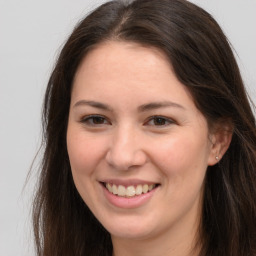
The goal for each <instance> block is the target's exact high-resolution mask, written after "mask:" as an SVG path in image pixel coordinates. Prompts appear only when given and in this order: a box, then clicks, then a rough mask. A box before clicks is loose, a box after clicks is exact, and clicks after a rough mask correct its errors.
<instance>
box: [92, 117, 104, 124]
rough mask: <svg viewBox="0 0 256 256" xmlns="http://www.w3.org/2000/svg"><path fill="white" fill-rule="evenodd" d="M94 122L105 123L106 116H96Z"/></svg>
mask: <svg viewBox="0 0 256 256" xmlns="http://www.w3.org/2000/svg"><path fill="white" fill-rule="evenodd" d="M93 123H94V124H103V123H104V118H103V117H94V118H93Z"/></svg>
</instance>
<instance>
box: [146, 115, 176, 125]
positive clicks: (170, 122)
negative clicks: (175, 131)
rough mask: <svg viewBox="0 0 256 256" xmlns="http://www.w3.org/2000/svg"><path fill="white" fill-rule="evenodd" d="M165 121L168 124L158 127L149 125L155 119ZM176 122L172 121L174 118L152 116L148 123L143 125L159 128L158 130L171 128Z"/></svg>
mask: <svg viewBox="0 0 256 256" xmlns="http://www.w3.org/2000/svg"><path fill="white" fill-rule="evenodd" d="M157 118H159V119H163V120H164V121H165V122H167V123H168V124H163V125H156V124H151V125H150V124H149V122H150V121H153V120H154V119H157ZM175 123H176V122H175V121H174V120H173V119H172V118H169V117H165V116H161V115H155V116H151V117H149V118H148V119H147V120H146V122H145V123H144V124H143V125H149V126H154V127H158V128H163V127H166V126H169V125H172V124H175Z"/></svg>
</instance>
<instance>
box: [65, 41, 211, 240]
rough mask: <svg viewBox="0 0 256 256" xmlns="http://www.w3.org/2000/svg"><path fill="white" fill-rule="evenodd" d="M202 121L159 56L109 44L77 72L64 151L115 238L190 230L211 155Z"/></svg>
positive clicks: (129, 45) (81, 190) (81, 189)
mask: <svg viewBox="0 0 256 256" xmlns="http://www.w3.org/2000/svg"><path fill="white" fill-rule="evenodd" d="M210 137H211V134H209V130H208V126H207V121H206V119H205V118H204V116H203V115H202V114H201V113H200V112H199V110H198V109H197V108H196V106H195V104H194V102H193V99H192V97H191V95H190V94H189V92H188V91H187V90H186V88H185V87H184V86H183V85H182V84H181V83H180V82H179V81H178V80H177V78H176V77H175V74H174V73H173V71H172V67H171V65H170V64H169V62H168V60H167V59H166V57H165V56H164V54H162V53H161V52H160V51H159V50H157V49H155V48H150V47H143V46H140V45H138V44H135V43H124V42H108V43H105V44H101V45H99V46H98V47H97V48H95V49H93V50H92V51H91V52H89V54H88V55H87V56H86V57H85V58H84V60H83V61H82V63H81V64H80V66H79V68H78V70H77V73H76V76H75V79H74V84H73V89H72V95H71V104H70V113H69V122H68V130H67V147H68V154H69V158H70V164H71V169H72V175H73V179H74V182H75V185H76V187H77V190H78V192H79V193H80V195H81V197H82V198H83V200H84V202H85V203H86V204H87V205H88V207H89V208H90V209H91V211H92V212H93V214H94V215H95V216H96V218H97V219H98V220H99V221H100V222H101V223H102V224H103V226H105V228H106V229H107V230H108V231H109V232H110V233H111V235H112V237H122V238H129V239H133V238H134V239H147V238H148V239H149V238H152V237H155V236H157V235H160V234H167V233H168V232H169V233H170V232H173V234H174V232H175V235H176V236H179V235H180V236H183V235H184V232H191V230H193V229H195V227H196V223H197V221H198V219H199V218H200V209H201V197H202V193H203V187H204V177H205V173H206V169H207V166H208V165H209V164H212V163H213V161H214V160H213V159H214V158H215V154H214V152H213V146H212V143H211V140H210Z"/></svg>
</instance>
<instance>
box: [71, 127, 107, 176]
mask: <svg viewBox="0 0 256 256" xmlns="http://www.w3.org/2000/svg"><path fill="white" fill-rule="evenodd" d="M103 144H104V143H103V142H102V141H101V142H100V141H99V140H96V139H95V138H90V137H88V136H85V134H84V133H83V132H81V131H73V130H72V129H70V130H68V133H67V148H68V155H69V161H70V165H71V169H72V173H73V175H79V176H87V175H91V174H92V173H93V171H94V170H95V168H96V165H97V164H98V163H99V161H100V158H101V157H102V155H103V146H102V145H103Z"/></svg>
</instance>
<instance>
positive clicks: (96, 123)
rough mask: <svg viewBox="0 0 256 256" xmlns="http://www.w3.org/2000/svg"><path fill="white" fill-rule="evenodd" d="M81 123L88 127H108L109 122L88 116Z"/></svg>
mask: <svg viewBox="0 0 256 256" xmlns="http://www.w3.org/2000/svg"><path fill="white" fill-rule="evenodd" d="M81 122H82V123H83V124H86V125H89V126H101V125H109V124H110V122H109V121H108V120H107V119H106V118H105V117H104V116H98V115H90V116H87V117H84V118H83V119H82V120H81Z"/></svg>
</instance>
